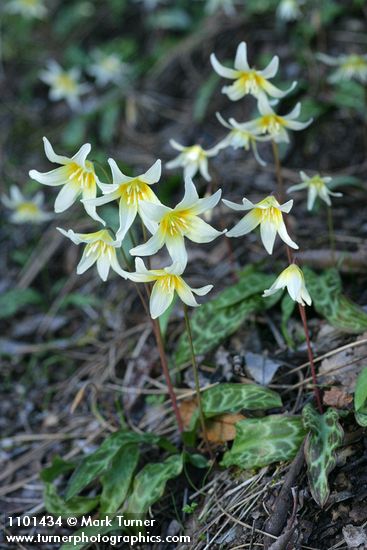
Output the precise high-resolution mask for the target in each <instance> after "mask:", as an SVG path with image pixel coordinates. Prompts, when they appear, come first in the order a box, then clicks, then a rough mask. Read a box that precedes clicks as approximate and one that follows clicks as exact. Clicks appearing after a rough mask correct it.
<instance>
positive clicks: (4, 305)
mask: <svg viewBox="0 0 367 550" xmlns="http://www.w3.org/2000/svg"><path fill="white" fill-rule="evenodd" d="M41 302H42V297H41V295H40V293H39V292H37V291H36V290H33V288H17V289H13V290H8V291H7V292H4V293H3V294H2V295H1V296H0V319H6V318H7V317H11V316H12V315H15V314H16V313H18V311H20V310H22V309H23V308H24V307H26V306H29V305H33V304H40V303H41Z"/></svg>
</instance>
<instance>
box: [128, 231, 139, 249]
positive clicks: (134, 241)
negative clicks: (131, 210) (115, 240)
mask: <svg viewBox="0 0 367 550" xmlns="http://www.w3.org/2000/svg"><path fill="white" fill-rule="evenodd" d="M128 234H129V237H130V240H131V244H132V245H133V247H134V248H135V246H137V244H138V243H137V242H136V239H135V237H134V233H133V230H132V229H131V227H130V229H129V231H128Z"/></svg>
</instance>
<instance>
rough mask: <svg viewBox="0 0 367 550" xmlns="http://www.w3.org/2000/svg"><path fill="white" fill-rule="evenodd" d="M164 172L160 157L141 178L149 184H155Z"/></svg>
mask: <svg viewBox="0 0 367 550" xmlns="http://www.w3.org/2000/svg"><path fill="white" fill-rule="evenodd" d="M161 174H162V162H161V161H160V160H159V159H158V160H156V161H155V163H154V164H153V166H151V167H150V168H149V170H147V171H146V172H145V173H144V174H143V175H142V176H140V179H141V180H142V181H144V182H145V183H147V184H148V185H153V184H154V183H157V181H159V180H160V177H161Z"/></svg>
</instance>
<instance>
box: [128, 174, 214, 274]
mask: <svg viewBox="0 0 367 550" xmlns="http://www.w3.org/2000/svg"><path fill="white" fill-rule="evenodd" d="M221 193H222V191H221V190H218V191H217V192H216V193H214V195H211V196H209V197H206V198H203V199H200V198H199V195H198V193H197V191H196V188H195V185H194V183H193V181H192V179H191V178H189V177H186V178H185V195H184V197H183V199H182V201H181V202H179V203H178V204H177V205H176V206H175V207H174V208H169V207H168V206H164V205H163V204H154V203H152V202H145V201H142V203H141V209H142V211H143V212H144V215H145V216H146V217H147V218H149V219H150V220H152V221H153V222H155V223H157V224H158V229H157V231H156V232H155V233H154V235H153V236H152V237H151V238H150V239H149V240H148V241H147V242H146V243H145V244H142V245H140V246H136V247H134V248H132V249H131V250H130V254H132V255H133V256H150V255H151V254H155V253H156V252H158V250H160V249H161V248H162V247H163V246H164V245H166V246H167V249H168V252H169V254H170V256H171V258H172V260H173V262H178V263H180V264H181V266H183V267H185V266H186V263H187V251H186V247H185V237H186V238H187V239H189V240H190V241H193V242H195V243H208V242H210V241H213V240H214V239H216V238H217V237H218V236H219V235H221V234H222V233H223V232H222V231H217V230H216V229H214V228H213V227H212V226H211V225H209V224H208V223H206V222H204V220H202V219H201V218H199V215H200V214H204V212H206V211H207V210H211V209H212V208H214V207H215V206H216V205H217V203H218V201H219V200H220V197H221Z"/></svg>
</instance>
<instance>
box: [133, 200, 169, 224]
mask: <svg viewBox="0 0 367 550" xmlns="http://www.w3.org/2000/svg"><path fill="white" fill-rule="evenodd" d="M176 208H177V207H176ZM139 210H141V212H142V213H143V215H144V216H145V217H146V218H149V219H150V220H152V221H154V222H156V223H158V222H160V221H161V219H162V218H163V216H164V215H165V214H168V212H172V208H169V207H168V206H165V205H164V204H160V203H159V204H157V203H154V202H150V201H140V203H139Z"/></svg>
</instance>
